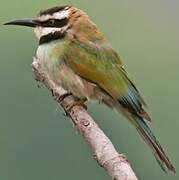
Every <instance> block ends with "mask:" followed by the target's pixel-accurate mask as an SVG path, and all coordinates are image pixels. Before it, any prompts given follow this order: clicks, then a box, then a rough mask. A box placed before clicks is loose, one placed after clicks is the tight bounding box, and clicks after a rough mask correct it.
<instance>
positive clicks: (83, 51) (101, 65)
mask: <svg viewBox="0 0 179 180" xmlns="http://www.w3.org/2000/svg"><path fill="white" fill-rule="evenodd" d="M65 56H66V58H65V62H66V63H67V64H68V65H69V66H70V67H71V68H72V69H73V71H74V72H75V73H76V74H78V75H79V76H81V77H82V78H85V79H86V80H88V81H90V82H93V83H95V84H97V85H98V86H99V87H100V88H101V89H103V90H104V91H105V92H106V93H108V94H109V95H110V96H111V97H112V98H113V100H114V102H117V103H116V105H115V108H116V109H117V110H118V109H119V108H121V107H122V112H123V113H124V114H125V115H126V116H127V117H128V118H129V120H130V121H131V122H132V124H133V125H134V126H135V127H136V129H137V130H138V132H139V134H140V135H141V136H142V138H143V139H144V140H145V142H146V143H147V144H148V145H149V147H150V148H151V149H152V152H153V154H154V156H155V158H156V160H157V162H158V163H159V165H160V166H161V168H162V169H163V170H164V171H165V170H166V169H165V168H166V167H167V168H168V169H169V170H171V171H174V172H175V168H174V166H173V165H172V163H171V162H170V160H169V158H168V157H167V155H166V154H165V152H164V150H163V148H162V147H161V145H160V143H159V142H158V140H157V139H156V138H155V136H154V134H153V133H152V131H151V130H150V128H149V126H148V125H147V123H146V122H145V121H144V120H149V121H150V117H149V116H148V114H147V113H146V112H145V111H144V110H143V105H145V103H144V101H143V99H142V97H141V96H140V94H139V92H138V90H137V88H136V87H135V86H134V84H133V83H132V81H131V80H130V79H129V77H128V74H127V72H126V71H125V70H124V68H123V65H122V62H121V61H120V58H119V57H118V55H117V54H116V53H115V52H114V51H113V49H112V48H111V46H110V45H106V44H103V45H101V44H100V46H98V44H94V43H88V44H87V43H84V42H79V41H78V40H75V41H73V42H72V43H71V44H70V46H69V48H68V52H67V53H66V55H65ZM118 103H119V105H120V106H118Z"/></svg>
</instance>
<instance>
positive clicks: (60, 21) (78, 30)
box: [4, 5, 99, 44]
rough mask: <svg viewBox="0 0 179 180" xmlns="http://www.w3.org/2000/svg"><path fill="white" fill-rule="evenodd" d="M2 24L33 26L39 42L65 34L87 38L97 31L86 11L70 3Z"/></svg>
mask: <svg viewBox="0 0 179 180" xmlns="http://www.w3.org/2000/svg"><path fill="white" fill-rule="evenodd" d="M4 25H19V26H28V27H33V28H34V31H35V34H36V36H37V38H38V39H39V43H40V44H43V43H48V42H51V41H52V40H57V39H62V38H64V37H65V36H68V37H77V36H78V37H79V38H81V39H88V38H92V37H94V34H95V32H97V27H96V25H95V24H94V23H93V22H92V21H90V19H89V17H88V16H87V15H86V13H84V12H83V11H82V10H79V9H77V8H75V7H74V6H70V5H66V6H57V7H53V8H50V9H47V10H44V11H41V12H40V13H39V14H38V16H37V17H36V18H34V19H21V20H15V21H10V22H8V23H5V24H4ZM98 36H99V34H98Z"/></svg>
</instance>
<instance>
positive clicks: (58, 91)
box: [32, 58, 137, 180]
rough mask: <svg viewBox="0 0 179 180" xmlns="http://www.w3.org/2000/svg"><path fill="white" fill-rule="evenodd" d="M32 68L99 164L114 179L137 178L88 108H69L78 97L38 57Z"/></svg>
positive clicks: (134, 179)
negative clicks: (50, 74) (48, 70)
mask: <svg viewBox="0 0 179 180" xmlns="http://www.w3.org/2000/svg"><path fill="white" fill-rule="evenodd" d="M32 68H33V72H34V74H35V78H36V80H37V81H38V82H41V83H43V84H44V85H45V86H46V87H47V88H48V89H49V90H50V91H51V92H52V95H53V96H54V99H55V100H56V101H57V102H58V103H59V104H60V105H61V106H62V107H63V109H64V110H65V112H66V114H67V115H68V116H69V117H70V118H71V120H72V122H73V123H74V125H75V127H76V129H77V130H78V131H79V132H80V134H81V135H82V137H83V138H84V139H85V140H86V141H87V142H88V144H89V145H90V147H91V148H92V150H93V152H94V154H95V156H94V157H95V159H96V160H97V162H98V164H99V165H100V166H101V167H103V168H105V169H106V170H107V171H108V173H109V174H110V175H111V177H112V179H113V180H137V177H136V176H135V173H134V172H133V170H132V168H131V166H130V164H129V162H128V160H127V158H126V157H125V156H124V155H122V154H119V153H118V152H117V151H116V149H115V148H114V146H113V144H112V142H111V141H110V140H109V138H108V137H107V136H106V135H105V134H104V132H103V131H102V130H101V129H100V128H99V126H98V125H97V124H96V122H95V121H94V120H93V118H92V117H91V116H90V115H89V114H88V113H87V111H86V109H85V108H84V107H83V106H80V105H75V106H73V107H72V108H69V107H71V105H72V104H74V103H75V102H76V98H75V97H74V96H72V95H71V94H67V92H66V91H65V90H64V89H63V88H62V87H57V86H56V85H55V84H54V82H53V81H52V80H51V79H50V78H49V76H48V74H47V73H46V72H45V71H44V69H43V68H42V66H41V64H40V61H39V60H38V59H37V58H34V59H33V63H32Z"/></svg>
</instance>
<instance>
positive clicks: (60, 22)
mask: <svg viewBox="0 0 179 180" xmlns="http://www.w3.org/2000/svg"><path fill="white" fill-rule="evenodd" d="M38 23H39V25H40V26H42V27H57V28H61V27H63V26H66V25H67V24H68V18H63V19H48V20H46V21H43V22H42V21H39V22H38Z"/></svg>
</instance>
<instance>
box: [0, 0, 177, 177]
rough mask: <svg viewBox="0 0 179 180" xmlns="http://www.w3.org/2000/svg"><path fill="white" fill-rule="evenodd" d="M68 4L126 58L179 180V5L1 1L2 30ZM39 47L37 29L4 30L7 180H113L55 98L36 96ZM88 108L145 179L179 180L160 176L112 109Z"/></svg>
mask: <svg viewBox="0 0 179 180" xmlns="http://www.w3.org/2000/svg"><path fill="white" fill-rule="evenodd" d="M64 4H73V5H76V6H77V7H79V8H81V9H83V10H84V11H86V12H87V13H88V14H89V16H90V17H91V18H92V20H93V21H94V22H95V23H96V24H97V25H98V27H99V28H100V29H101V30H102V31H103V32H104V34H105V35H106V36H107V38H108V39H109V41H110V42H111V44H112V45H113V47H114V49H115V50H116V51H117V52H118V53H119V54H120V56H121V57H122V59H123V61H124V62H125V64H126V66H127V69H128V71H129V72H130V74H131V76H132V77H133V79H134V81H135V82H136V84H137V86H138V87H139V89H140V90H141V91H142V92H143V94H144V96H145V99H146V101H147V103H148V106H149V112H150V114H151V116H152V118H153V125H152V126H153V129H154V131H155V134H156V136H157V137H158V138H159V139H160V141H161V144H162V145H163V146H164V148H165V149H166V151H167V152H168V155H169V156H170V158H171V160H172V161H173V163H174V164H175V166H176V169H177V172H178V171H179V170H178V169H179V155H178V153H179V140H178V138H179V133H178V127H179V107H178V99H179V95H178V92H179V81H178V74H179V73H178V69H179V21H178V17H179V1H177V0H150V1H149V0H135V1H132V0H110V1H102V0H101V1H94V0H88V1H87V0H73V1H72V0H71V1H65V0H64V1H62V0H58V1H57V0H49V1H48V0H43V1H42V0H38V1H37V0H30V1H27V0H13V1H10V0H1V5H0V23H4V22H6V21H9V20H13V19H16V18H25V17H33V16H35V15H36V14H37V12H38V11H39V10H42V9H45V8H48V7H51V6H54V5H64ZM37 45H38V43H37V41H36V38H35V36H34V34H33V32H32V29H30V28H23V27H3V26H1V27H0V55H1V58H0V59H1V61H0V86H1V88H0V89H1V91H0V179H1V180H32V179H33V180H49V179H50V180H58V179H66V180H69V179H78V180H83V179H85V180H91V179H98V180H99V179H103V180H107V179H110V177H109V176H108V175H107V173H106V172H105V171H104V170H103V169H102V168H100V167H99V166H98V165H97V163H96V162H95V161H94V160H93V158H92V152H91V151H90V149H89V147H88V145H87V144H86V143H85V142H84V140H83V139H82V138H81V137H80V136H79V134H78V133H77V132H76V130H75V129H74V128H73V125H72V123H71V122H70V120H69V119H68V118H66V117H64V116H63V111H62V110H61V108H59V107H58V106H57V104H56V103H55V102H54V101H53V99H52V97H51V95H50V93H49V92H48V91H47V90H46V89H45V88H42V89H38V88H37V83H36V82H35V80H34V78H33V74H32V72H31V62H32V56H33V55H34V54H35V51H36V48H37ZM88 106H89V108H88V109H89V112H90V114H91V115H92V116H93V117H95V119H96V121H97V123H98V124H100V126H101V127H102V129H103V130H104V131H105V133H106V134H107V135H108V136H109V137H110V139H111V140H112V142H113V143H114V145H115V147H116V148H117V149H118V150H120V152H123V153H124V154H126V155H127V156H128V159H129V161H130V163H131V165H132V167H133V169H134V170H135V172H136V174H137V176H138V177H140V179H145V180H151V179H152V180H159V179H162V180H168V179H170V180H178V179H179V173H176V174H172V173H169V174H165V173H164V172H163V171H161V169H160V167H159V166H158V164H157V163H156V161H155V159H154V158H153V156H152V154H151V152H150V150H149V148H148V147H147V146H146V145H145V143H144V142H143V141H142V140H141V138H140V137H139V136H138V134H137V132H136V130H135V129H134V128H133V127H132V126H131V125H130V124H129V122H128V121H126V120H123V119H124V118H122V117H121V116H117V115H116V114H115V113H114V112H112V111H111V110H109V109H107V108H106V107H105V106H102V105H98V104H89V105H88Z"/></svg>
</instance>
